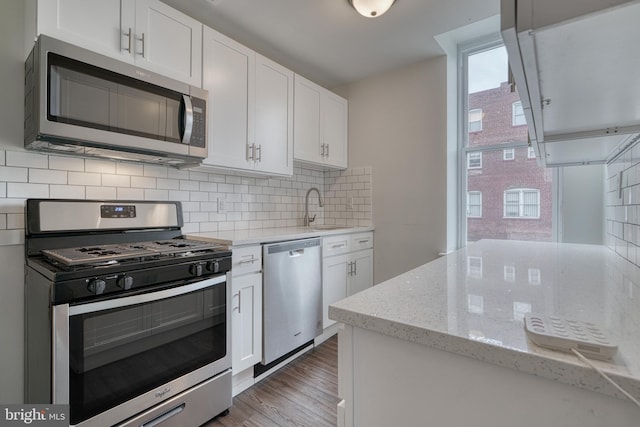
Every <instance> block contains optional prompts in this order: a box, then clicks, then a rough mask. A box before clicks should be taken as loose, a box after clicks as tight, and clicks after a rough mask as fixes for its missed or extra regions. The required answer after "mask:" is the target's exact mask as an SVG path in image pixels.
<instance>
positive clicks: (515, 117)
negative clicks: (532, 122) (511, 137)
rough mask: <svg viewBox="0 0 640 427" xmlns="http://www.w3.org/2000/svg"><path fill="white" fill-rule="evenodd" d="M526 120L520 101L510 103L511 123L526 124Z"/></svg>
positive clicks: (515, 124) (513, 124) (514, 124)
mask: <svg viewBox="0 0 640 427" xmlns="http://www.w3.org/2000/svg"><path fill="white" fill-rule="evenodd" d="M526 124H527V122H526V121H525V119H524V110H523V109H522V102H520V101H516V102H514V103H513V104H511V125H512V126H520V125H526Z"/></svg>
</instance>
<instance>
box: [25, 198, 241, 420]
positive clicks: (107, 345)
mask: <svg viewBox="0 0 640 427" xmlns="http://www.w3.org/2000/svg"><path fill="white" fill-rule="evenodd" d="M182 225H183V219H182V208H181V205H180V203H179V202H146V201H145V202H143V201H88V200H46V199H38V200H35V199H32V200H27V206H26V236H25V249H26V283H25V286H26V288H25V402H26V403H53V404H69V405H70V422H71V425H78V426H106V425H119V426H120V425H122V426H133V425H136V426H138V425H144V426H156V425H158V426H192V425H193V426H196V425H200V424H202V423H204V422H206V421H207V420H209V419H211V418H213V417H215V416H217V415H219V414H221V413H225V412H226V411H227V410H228V408H229V407H230V406H231V339H230V310H229V307H230V298H231V295H230V294H231V293H230V288H229V284H228V282H229V281H228V276H229V272H230V269H231V253H230V251H229V250H228V248H227V247H225V246H222V245H216V244H209V243H203V242H199V241H191V240H188V239H185V238H183V236H182V235H181V227H182Z"/></svg>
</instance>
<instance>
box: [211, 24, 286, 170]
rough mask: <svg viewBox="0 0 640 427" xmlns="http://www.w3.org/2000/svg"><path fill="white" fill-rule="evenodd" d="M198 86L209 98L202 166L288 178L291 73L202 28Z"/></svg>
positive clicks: (220, 35)
mask: <svg viewBox="0 0 640 427" xmlns="http://www.w3.org/2000/svg"><path fill="white" fill-rule="evenodd" d="M203 83H204V85H203V86H204V88H205V89H207V90H208V91H209V97H210V102H209V129H210V130H209V156H208V157H207V158H206V159H205V160H204V161H203V166H212V167H216V168H226V169H237V170H244V171H251V172H257V173H260V174H267V175H282V176H291V175H292V174H293V72H291V71H290V70H288V69H286V68H284V67H282V66H281V65H279V64H276V63H275V62H273V61H271V60H269V59H267V58H265V57H263V56H262V55H259V54H257V53H256V52H254V51H252V50H251V49H249V48H247V47H245V46H243V45H241V44H240V43H238V42H236V41H234V40H232V39H230V38H228V37H226V36H224V35H223V34H220V33H218V32H217V31H214V30H212V29H210V28H206V27H205V29H204V54H203Z"/></svg>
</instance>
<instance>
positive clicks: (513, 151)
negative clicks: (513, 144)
mask: <svg viewBox="0 0 640 427" xmlns="http://www.w3.org/2000/svg"><path fill="white" fill-rule="evenodd" d="M507 153H511V157H510V158H509V157H507ZM515 159H516V149H515V148H505V149H504V150H502V160H504V161H505V162H510V161H512V160H515Z"/></svg>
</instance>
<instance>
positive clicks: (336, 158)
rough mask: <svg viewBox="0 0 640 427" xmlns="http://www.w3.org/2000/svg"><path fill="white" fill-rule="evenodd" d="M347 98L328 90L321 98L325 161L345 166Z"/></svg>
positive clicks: (336, 165)
mask: <svg viewBox="0 0 640 427" xmlns="http://www.w3.org/2000/svg"><path fill="white" fill-rule="evenodd" d="M347 117H348V112H347V100H346V99H344V98H341V97H339V96H337V95H335V94H333V93H331V92H329V91H327V92H325V96H324V97H323V99H322V141H321V142H322V143H323V144H324V145H325V147H324V153H325V162H326V163H327V164H329V165H331V166H335V167H339V168H346V167H347V129H348V125H347Z"/></svg>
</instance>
